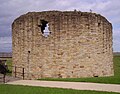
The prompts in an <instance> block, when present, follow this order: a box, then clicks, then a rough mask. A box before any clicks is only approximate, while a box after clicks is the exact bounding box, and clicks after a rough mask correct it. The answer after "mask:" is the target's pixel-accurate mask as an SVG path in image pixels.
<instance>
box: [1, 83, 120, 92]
mask: <svg viewBox="0 0 120 94" xmlns="http://www.w3.org/2000/svg"><path fill="white" fill-rule="evenodd" d="M0 94H120V93H114V92H99V91H87V90H86V91H85V90H72V89H61V88H46V87H32V86H17V85H5V84H0Z"/></svg>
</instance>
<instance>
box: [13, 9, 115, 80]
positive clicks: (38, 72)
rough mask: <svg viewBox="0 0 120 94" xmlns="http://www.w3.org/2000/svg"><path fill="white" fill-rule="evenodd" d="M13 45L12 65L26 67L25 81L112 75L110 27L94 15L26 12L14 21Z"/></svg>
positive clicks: (108, 23) (65, 12)
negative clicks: (46, 30)
mask: <svg viewBox="0 0 120 94" xmlns="http://www.w3.org/2000/svg"><path fill="white" fill-rule="evenodd" d="M48 25H49V27H48V30H49V32H44V31H45V28H46V27H47V26H48ZM12 42H13V43H12V45H13V66H16V67H23V68H25V79H38V78H79V77H99V76H112V75H113V74H114V72H113V53H112V52H113V51H112V25H111V23H110V22H109V21H108V20H107V19H106V18H105V17H103V16H101V15H99V14H96V13H88V12H80V11H64V12H62V11H43V12H29V13H27V14H25V15H21V16H20V17H19V18H17V19H16V20H15V21H14V22H13V24H12ZM13 71H15V70H14V69H13ZM16 71H17V72H22V69H20V68H17V69H16ZM13 74H14V73H13ZM17 76H19V77H22V76H21V74H20V73H17Z"/></svg>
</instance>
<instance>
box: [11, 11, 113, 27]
mask: <svg viewBox="0 0 120 94" xmlns="http://www.w3.org/2000/svg"><path fill="white" fill-rule="evenodd" d="M39 15H43V16H56V17H57V15H59V16H69V15H73V16H84V17H90V18H98V17H99V18H100V20H102V21H104V22H107V23H108V24H110V25H111V27H112V24H111V23H110V22H109V21H108V20H107V19H106V18H105V17H104V16H102V15H100V14H97V13H92V12H81V11H76V10H74V11H42V12H28V13H26V14H23V15H21V16H20V17H18V18H16V19H15V20H14V22H16V21H20V20H22V19H24V18H26V19H27V18H29V17H39ZM14 22H13V24H14Z"/></svg>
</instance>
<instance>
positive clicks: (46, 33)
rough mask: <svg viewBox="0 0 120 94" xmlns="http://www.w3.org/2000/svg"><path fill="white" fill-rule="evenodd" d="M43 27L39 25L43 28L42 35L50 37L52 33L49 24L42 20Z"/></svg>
mask: <svg viewBox="0 0 120 94" xmlns="http://www.w3.org/2000/svg"><path fill="white" fill-rule="evenodd" d="M40 22H41V25H38V26H39V27H40V28H41V32H42V35H43V36H45V37H48V35H49V34H50V33H51V32H50V31H49V23H48V22H47V21H45V20H40Z"/></svg>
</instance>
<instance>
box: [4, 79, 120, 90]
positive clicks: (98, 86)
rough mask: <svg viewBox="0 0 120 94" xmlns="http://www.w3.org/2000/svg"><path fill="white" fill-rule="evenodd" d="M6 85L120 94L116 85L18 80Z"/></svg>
mask: <svg viewBox="0 0 120 94" xmlns="http://www.w3.org/2000/svg"><path fill="white" fill-rule="evenodd" d="M6 84H13V85H28V86H42V87H55V88H67V89H77V90H96V91H108V92H120V85H115V84H99V83H84V82H59V81H38V80H18V81H13V82H8V83H6Z"/></svg>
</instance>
